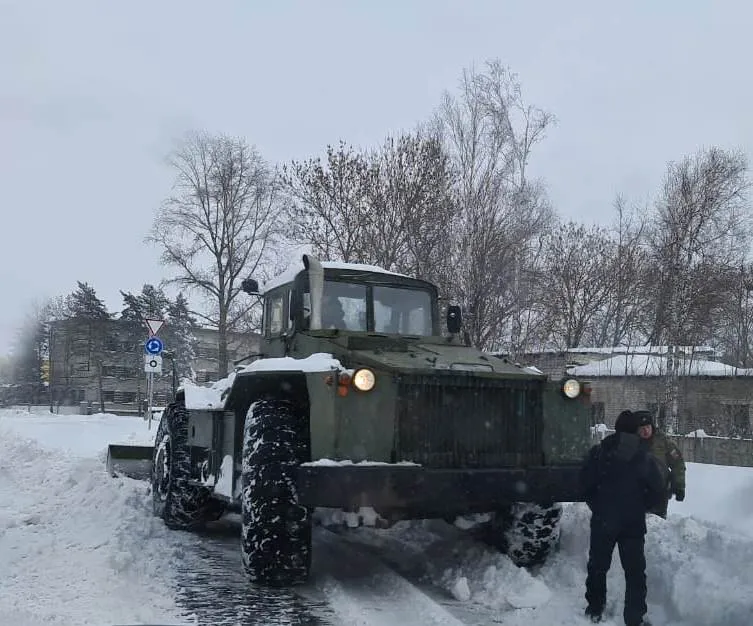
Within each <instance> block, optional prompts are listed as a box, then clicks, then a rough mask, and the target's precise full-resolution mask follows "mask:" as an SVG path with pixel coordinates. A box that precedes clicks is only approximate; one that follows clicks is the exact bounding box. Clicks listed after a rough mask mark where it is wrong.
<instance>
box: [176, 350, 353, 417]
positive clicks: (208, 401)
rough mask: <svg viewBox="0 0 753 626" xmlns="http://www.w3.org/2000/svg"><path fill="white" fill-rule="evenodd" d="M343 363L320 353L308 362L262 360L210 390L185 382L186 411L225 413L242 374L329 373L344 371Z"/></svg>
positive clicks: (282, 358)
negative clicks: (231, 391) (225, 408)
mask: <svg viewBox="0 0 753 626" xmlns="http://www.w3.org/2000/svg"><path fill="white" fill-rule="evenodd" d="M342 369H343V367H342V365H341V364H340V361H338V360H337V359H335V358H334V357H333V356H332V355H331V354H327V353H324V352H318V353H316V354H312V355H311V356H308V357H306V358H305V359H294V358H292V357H288V356H286V357H279V358H272V359H259V360H258V361H254V362H253V363H251V364H250V365H246V366H245V367H242V368H239V369H238V370H237V371H235V372H232V373H231V374H230V375H228V376H227V377H225V378H223V379H221V380H218V381H217V382H216V383H213V384H212V385H211V386H209V387H203V386H201V385H196V384H194V383H191V382H189V381H184V382H183V384H182V385H181V389H182V390H183V392H184V394H185V398H186V408H187V409H191V410H194V411H201V410H203V411H221V410H222V409H224V407H225V399H226V398H227V392H228V391H229V390H230V387H232V385H233V381H234V380H235V377H236V376H237V375H238V374H241V373H244V372H328V371H332V370H342Z"/></svg>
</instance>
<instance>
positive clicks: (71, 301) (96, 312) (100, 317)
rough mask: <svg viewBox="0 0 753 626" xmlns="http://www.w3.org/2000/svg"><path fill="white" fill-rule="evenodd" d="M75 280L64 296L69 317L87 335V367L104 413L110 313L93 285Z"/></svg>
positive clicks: (100, 407)
mask: <svg viewBox="0 0 753 626" xmlns="http://www.w3.org/2000/svg"><path fill="white" fill-rule="evenodd" d="M76 282H77V285H78V288H77V289H76V291H74V292H73V293H71V294H70V295H69V296H68V297H67V298H66V304H67V308H68V312H69V315H70V317H71V319H73V320H76V322H77V324H76V326H77V330H79V331H81V330H85V332H86V335H87V337H88V341H89V367H90V369H93V370H94V371H95V372H96V374H97V383H98V390H99V409H100V411H101V412H102V413H104V412H105V401H104V397H103V388H102V376H103V374H102V367H103V365H104V357H105V353H106V350H107V345H108V338H109V334H110V331H111V328H110V325H109V324H108V322H109V321H110V320H111V319H112V315H111V314H110V313H109V312H108V310H107V306H106V305H105V303H104V302H103V301H102V300H100V299H99V297H98V296H97V293H96V291H95V290H94V287H92V286H90V285H89V284H88V283H82V282H81V281H76ZM79 323H80V326H79ZM71 330H72V329H71Z"/></svg>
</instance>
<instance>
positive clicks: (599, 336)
mask: <svg viewBox="0 0 753 626" xmlns="http://www.w3.org/2000/svg"><path fill="white" fill-rule="evenodd" d="M614 210H615V213H616V219H615V222H614V224H613V225H612V227H611V228H610V229H609V236H610V239H611V241H612V245H611V246H610V247H609V255H608V257H606V258H605V259H604V265H605V267H606V277H607V280H608V292H607V294H606V299H605V302H604V306H603V307H602V309H601V310H600V311H599V312H598V313H597V314H596V315H595V316H594V319H593V320H592V322H591V324H590V325H589V328H588V329H587V332H586V336H585V340H586V341H588V342H589V343H590V344H591V345H594V346H601V347H607V346H619V345H636V344H639V343H642V342H643V341H645V339H646V337H645V321H646V317H647V307H646V302H650V301H651V294H650V292H649V277H650V271H651V263H650V257H649V253H648V251H647V250H646V245H645V229H646V226H645V223H646V217H645V215H644V214H643V213H642V212H641V211H639V210H637V209H635V208H633V209H630V208H629V207H628V206H627V203H626V201H625V199H624V198H623V197H622V196H620V195H618V196H617V198H616V199H615V202H614Z"/></svg>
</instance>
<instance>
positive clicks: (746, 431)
mask: <svg viewBox="0 0 753 626" xmlns="http://www.w3.org/2000/svg"><path fill="white" fill-rule="evenodd" d="M722 416H723V417H724V423H725V426H726V428H725V430H726V431H727V432H728V433H729V436H730V437H746V438H747V437H750V435H751V429H750V405H749V404H722Z"/></svg>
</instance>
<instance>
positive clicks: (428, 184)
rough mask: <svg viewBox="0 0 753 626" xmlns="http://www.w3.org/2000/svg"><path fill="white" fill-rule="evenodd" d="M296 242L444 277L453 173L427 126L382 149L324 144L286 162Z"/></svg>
mask: <svg viewBox="0 0 753 626" xmlns="http://www.w3.org/2000/svg"><path fill="white" fill-rule="evenodd" d="M284 182H285V187H286V189H287V191H288V193H289V196H290V198H291V202H290V204H289V206H288V214H289V217H290V221H289V223H290V225H291V226H290V231H289V232H290V235H291V238H292V239H293V241H295V242H296V243H300V244H308V245H310V246H311V247H312V248H313V250H314V251H315V252H317V253H319V254H321V255H323V256H324V257H325V258H327V259H329V260H342V261H345V262H360V263H372V264H376V265H379V266H381V267H384V268H385V269H388V270H392V271H397V272H402V273H406V274H410V275H412V276H417V277H419V278H424V279H427V280H433V281H434V282H437V283H440V284H442V283H445V284H446V283H447V282H448V280H447V274H448V268H449V266H450V263H451V260H452V259H451V246H450V233H451V231H452V221H453V219H454V217H455V202H454V192H453V180H452V174H451V169H450V166H449V159H448V157H447V155H446V154H445V152H444V150H443V148H442V145H441V143H440V142H439V141H438V140H437V139H436V138H435V137H433V136H431V135H430V134H428V133H422V132H416V133H404V134H401V135H399V136H397V137H388V138H387V140H386V141H385V142H384V144H383V145H382V146H381V147H380V148H379V149H377V150H373V151H370V152H357V151H355V150H354V149H353V148H351V147H346V146H345V144H343V143H341V144H340V148H339V149H338V150H334V149H333V148H332V147H331V146H329V147H328V148H327V163H326V165H323V164H322V163H321V161H320V160H319V159H311V160H309V161H306V162H303V163H296V162H293V164H291V166H289V167H286V168H285V176H284Z"/></svg>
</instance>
